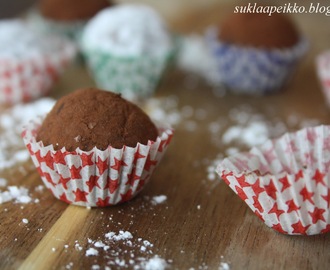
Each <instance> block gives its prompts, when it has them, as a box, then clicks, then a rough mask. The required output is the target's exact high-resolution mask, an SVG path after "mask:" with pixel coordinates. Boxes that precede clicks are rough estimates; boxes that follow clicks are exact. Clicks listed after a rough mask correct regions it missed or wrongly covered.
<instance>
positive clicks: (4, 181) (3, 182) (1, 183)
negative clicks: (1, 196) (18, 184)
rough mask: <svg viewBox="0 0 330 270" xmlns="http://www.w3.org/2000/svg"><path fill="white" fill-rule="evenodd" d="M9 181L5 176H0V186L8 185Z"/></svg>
mask: <svg viewBox="0 0 330 270" xmlns="http://www.w3.org/2000/svg"><path fill="white" fill-rule="evenodd" d="M7 183H8V181H7V180H6V179H4V178H0V187H5V186H7Z"/></svg>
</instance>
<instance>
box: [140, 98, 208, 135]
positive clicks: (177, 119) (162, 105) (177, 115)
mask: <svg viewBox="0 0 330 270" xmlns="http://www.w3.org/2000/svg"><path fill="white" fill-rule="evenodd" d="M145 109H146V112H147V113H148V115H149V116H150V118H151V119H152V120H153V121H155V122H158V123H162V124H167V125H170V126H172V127H176V126H178V125H179V124H180V128H183V129H184V130H185V131H187V132H193V131H195V130H196V129H197V128H198V127H199V124H200V123H202V122H204V121H205V119H206V118H207V116H208V113H207V110H206V109H204V108H193V107H192V106H190V105H184V106H182V108H179V100H178V98H177V97H176V96H167V97H158V98H150V99H148V100H147V101H146V103H145Z"/></svg>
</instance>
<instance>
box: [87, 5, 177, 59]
mask: <svg viewBox="0 0 330 270" xmlns="http://www.w3.org/2000/svg"><path fill="white" fill-rule="evenodd" d="M82 47H83V48H86V49H98V50H101V51H105V52H111V53H112V54H113V55H115V56H124V57H127V56H142V55H151V56H163V55H164V54H167V53H168V52H169V51H170V50H171V49H172V47H173V44H172V39H171V36H170V35H169V32H168V30H167V28H166V24H165V22H164V21H163V19H162V18H161V17H160V15H159V14H158V13H157V12H156V11H155V10H153V9H152V8H151V7H148V6H144V5H133V4H130V5H120V6H115V7H111V8H107V9H104V10H103V11H101V12H99V13H98V14H97V15H96V16H95V17H94V19H92V20H91V21H90V22H89V23H88V24H87V26H86V28H85V30H84V32H83V36H82Z"/></svg>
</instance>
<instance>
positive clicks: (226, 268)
mask: <svg viewBox="0 0 330 270" xmlns="http://www.w3.org/2000/svg"><path fill="white" fill-rule="evenodd" d="M219 270H230V265H229V264H228V263H225V262H221V263H220V266H219Z"/></svg>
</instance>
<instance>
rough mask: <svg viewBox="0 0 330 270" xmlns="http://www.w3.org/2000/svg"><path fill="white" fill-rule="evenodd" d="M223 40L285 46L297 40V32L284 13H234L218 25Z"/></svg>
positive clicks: (236, 42)
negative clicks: (270, 14)
mask: <svg viewBox="0 0 330 270" xmlns="http://www.w3.org/2000/svg"><path fill="white" fill-rule="evenodd" d="M219 35H220V39H221V41H223V42H226V43H231V44H236V45H242V46H251V47H262V48H268V49H272V48H287V47H291V46H293V45H295V44H297V42H298V41H299V33H298V31H297V29H296V27H295V25H294V24H293V22H292V21H291V20H290V18H289V17H288V16H286V15H283V14H280V13H273V14H272V16H268V14H265V13H234V14H231V15H230V16H228V17H227V18H226V19H225V20H224V21H223V23H222V25H221V27H220V32H219Z"/></svg>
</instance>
